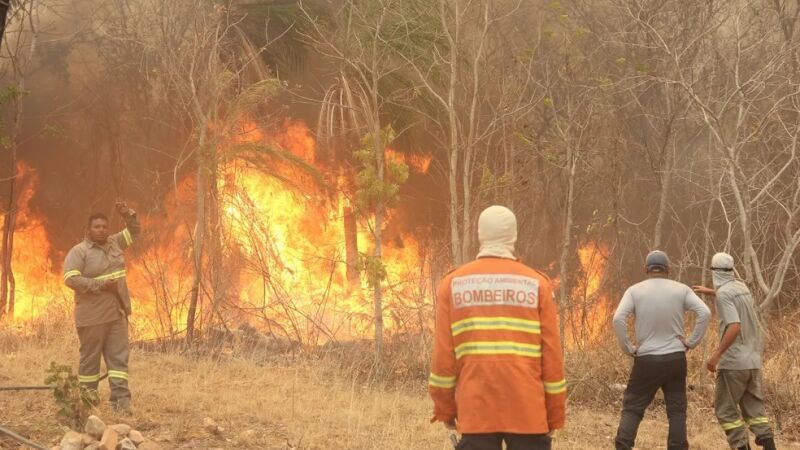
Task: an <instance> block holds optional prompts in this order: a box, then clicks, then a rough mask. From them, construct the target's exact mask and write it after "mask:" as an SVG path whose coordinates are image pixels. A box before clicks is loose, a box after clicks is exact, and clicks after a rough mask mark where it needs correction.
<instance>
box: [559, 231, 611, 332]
mask: <svg viewBox="0 0 800 450" xmlns="http://www.w3.org/2000/svg"><path fill="white" fill-rule="evenodd" d="M607 255H608V249H607V248H606V247H605V245H603V244H600V243H597V242H592V241H589V242H587V243H585V244H583V245H582V246H580V248H578V260H579V261H580V265H581V270H580V275H579V277H578V278H577V282H576V284H575V287H574V288H573V289H572V292H571V294H570V300H569V305H565V306H566V308H565V309H566V311H565V324H564V332H565V335H566V336H565V342H567V344H568V345H570V346H583V345H586V344H590V343H592V342H594V341H595V340H596V339H597V338H599V337H600V336H601V335H602V334H603V333H604V332H605V331H606V330H607V329H608V324H609V318H610V317H611V313H612V305H611V303H610V302H609V300H608V298H607V297H606V296H605V295H603V294H602V290H601V288H602V282H603V278H604V275H605V265H606V259H607Z"/></svg>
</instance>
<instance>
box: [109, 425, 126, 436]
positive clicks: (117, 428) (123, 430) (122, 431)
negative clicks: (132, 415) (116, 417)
mask: <svg viewBox="0 0 800 450" xmlns="http://www.w3.org/2000/svg"><path fill="white" fill-rule="evenodd" d="M111 428H113V429H114V431H116V432H117V435H118V436H119V437H121V438H126V437H128V433H130V432H131V426H130V425H125V424H124V423H118V424H116V425H111Z"/></svg>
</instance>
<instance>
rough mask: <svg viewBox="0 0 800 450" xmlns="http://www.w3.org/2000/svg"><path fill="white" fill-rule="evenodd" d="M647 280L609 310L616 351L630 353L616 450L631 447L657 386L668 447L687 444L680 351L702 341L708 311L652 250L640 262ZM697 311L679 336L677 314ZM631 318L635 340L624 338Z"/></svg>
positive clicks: (681, 326) (683, 360)
mask: <svg viewBox="0 0 800 450" xmlns="http://www.w3.org/2000/svg"><path fill="white" fill-rule="evenodd" d="M645 270H646V273H647V279H646V280H644V281H642V282H640V283H637V284H635V285H633V286H631V287H630V288H628V290H627V291H625V295H623V296H622V300H621V301H620V303H619V307H618V308H617V312H616V313H614V331H615V332H616V333H617V339H618V340H619V343H620V346H621V347H622V351H624V352H625V353H627V354H629V355H631V356H633V357H634V362H633V370H632V371H631V376H630V380H629V381H628V387H627V388H626V389H625V396H624V398H623V402H622V417H621V418H620V422H619V428H618V429H617V437H616V440H615V443H616V448H617V450H631V449H632V448H633V446H634V443H635V441H636V433H637V431H638V430H639V423H640V422H641V421H642V417H643V416H644V411H645V409H647V407H648V406H649V405H650V403H651V402H652V401H653V397H655V394H656V392H657V391H658V390H659V389H661V390H662V392H663V393H664V400H665V401H666V403H667V417H668V419H669V434H668V436H667V449H668V450H685V449H688V448H689V441H688V439H687V436H686V350H688V349H691V348H694V347H696V346H697V344H699V343H700V340H701V339H703V335H704V334H705V332H706V329H707V328H708V321H709V317H710V316H711V311H709V309H708V307H707V306H706V305H705V303H703V301H702V300H700V298H699V297H698V296H697V295H696V294H695V293H694V292H693V291H692V289H691V288H690V287H689V286H686V285H685V284H681V283H678V282H676V281H673V280H670V279H669V278H668V277H669V258H668V257H667V254H666V253H664V252H662V251H658V250H656V251H653V252H650V253H649V254H648V255H647V258H646V260H645ZM686 311H693V312H694V313H695V314H696V315H697V324H696V325H695V328H694V333H692V336H691V337H690V338H689V339H688V340H686V338H685V337H684V332H685V331H684V322H683V316H684V313H685V312H686ZM630 315H633V316H634V318H635V319H634V321H635V325H636V326H635V328H636V343H631V341H630V339H629V338H628V317H629V316H630Z"/></svg>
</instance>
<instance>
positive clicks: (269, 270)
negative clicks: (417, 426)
mask: <svg viewBox="0 0 800 450" xmlns="http://www.w3.org/2000/svg"><path fill="white" fill-rule="evenodd" d="M214 131H215V132H218V130H214ZM231 135H232V137H231V138H230V142H229V146H230V147H231V148H233V147H234V146H235V145H237V144H254V145H258V146H262V147H263V148H264V149H272V150H275V149H277V150H281V151H285V152H290V153H291V154H292V155H294V157H295V158H296V159H297V160H298V161H299V162H294V163H293V162H292V161H291V158H288V157H272V158H269V157H263V156H264V155H266V154H273V155H274V152H273V153H269V152H267V151H264V153H263V154H260V153H259V151H258V150H257V149H256V150H252V151H248V150H244V153H231V154H232V156H231V157H230V158H228V159H223V160H222V162H221V163H220V167H219V176H218V180H217V184H216V187H215V191H216V198H218V208H219V209H218V211H219V213H220V214H219V217H220V220H219V221H218V222H217V223H218V225H216V226H215V225H214V223H215V222H214V221H209V226H208V227H207V228H206V239H205V241H204V242H205V244H204V257H203V266H204V272H203V281H202V284H201V286H200V299H199V304H198V315H197V323H198V324H199V325H200V326H203V327H207V326H210V325H219V324H220V320H224V321H225V326H227V327H236V326H238V325H239V324H241V323H243V322H248V323H250V324H251V325H254V326H256V327H260V328H262V329H265V330H270V331H273V332H275V333H276V334H283V335H288V336H289V337H291V338H294V339H302V340H304V341H314V342H320V341H324V340H328V339H334V338H335V339H342V338H351V337H361V336H365V335H368V334H369V332H371V323H372V315H373V312H372V311H373V307H372V303H371V302H372V293H371V289H369V287H368V286H367V285H366V280H365V278H366V277H363V276H361V277H358V276H357V275H356V279H355V285H353V283H354V281H353V278H352V275H351V276H350V279H348V265H347V261H348V254H347V251H348V250H347V248H346V247H347V246H346V244H345V241H346V236H345V234H346V233H345V225H344V222H345V214H347V211H346V209H345V206H346V205H347V195H346V193H345V192H343V191H342V189H337V187H339V188H343V186H340V185H344V184H346V183H339V180H337V179H336V176H332V175H331V173H335V172H336V171H335V170H332V169H330V168H327V167H324V166H323V165H321V164H318V163H316V157H315V153H316V142H315V140H314V138H313V136H312V134H311V133H310V131H309V130H308V128H307V127H306V126H305V124H303V123H302V122H297V121H287V122H286V123H285V124H284V126H283V129H282V130H281V131H279V132H276V133H268V132H266V131H265V130H264V129H262V128H260V127H259V126H257V125H256V124H254V123H250V122H246V121H245V122H242V124H240V125H239V126H238V127H237V130H235V131H234V132H232V133H231ZM223 147H225V146H223ZM226 151H228V149H227V148H221V149H220V152H223V156H226V155H225V154H224V152H226ZM302 162H304V163H305V164H306V165H307V166H308V165H310V166H313V167H314V168H316V169H317V172H318V173H317V175H312V174H310V173H309V171H308V170H307V167H306V168H305V169H302V168H300V167H299V166H300V165H302ZM25 170H26V172H25V174H24V175H23V178H24V179H25V180H27V181H26V186H27V190H26V191H25V195H23V196H22V198H21V199H20V207H21V210H22V211H23V214H21V216H20V220H19V226H18V230H17V234H16V239H15V242H16V245H17V246H16V248H15V253H14V261H13V264H14V267H15V272H16V273H17V280H18V283H17V311H16V317H17V318H19V319H31V318H35V317H37V316H38V315H40V314H42V313H44V312H45V306H46V305H47V304H48V303H50V302H51V300H52V299H53V298H61V299H66V300H67V302H68V301H69V299H70V298H71V293H70V292H68V290H67V289H66V288H65V287H64V286H63V283H62V280H61V275H60V272H59V270H58V269H59V268H60V267H53V264H52V263H51V262H50V261H49V260H48V256H49V255H50V245H49V243H48V240H47V236H46V234H45V226H44V225H45V223H44V221H43V219H42V218H41V217H36V216H35V215H33V214H31V213H30V209H29V207H28V202H29V200H30V198H31V196H32V195H33V193H34V192H36V184H37V183H38V179H37V178H36V175H35V173H34V172H32V171H31V170H29V169H27V168H25ZM331 178H333V179H331ZM319 179H322V183H320V182H319V181H317V180H319ZM196 189H197V186H196V180H195V175H189V176H187V177H186V178H185V179H183V180H182V181H181V182H180V183H179V184H178V186H177V188H176V189H174V190H173V191H172V192H171V193H170V194H169V195H168V196H167V198H166V200H165V203H164V205H163V206H164V207H163V209H162V210H163V211H164V212H163V213H161V214H155V213H154V214H149V215H147V214H141V215H140V216H142V217H141V220H142V222H143V225H144V228H145V232H144V234H143V235H142V236H141V238H140V240H139V242H137V243H136V245H135V246H134V247H133V248H132V250H131V254H130V255H129V256H128V282H129V285H130V290H131V292H132V295H133V303H134V315H133V316H132V318H131V319H132V320H131V323H132V326H133V328H134V335H135V336H136V337H139V338H142V337H155V336H166V335H180V334H182V333H184V332H185V328H186V313H187V308H188V303H189V298H190V294H191V283H192V278H193V275H194V263H193V260H192V255H193V253H192V242H193V238H194V235H195V233H196V231H195V230H194V228H193V227H194V223H195V214H196V212H195V195H196ZM211 213H212V212H211V210H210V206H209V208H208V209H207V214H211ZM389 220H391V217H390V218H389ZM368 221H369V217H361V218H359V219H358V221H356V222H354V223H357V226H356V228H355V229H354V230H353V233H354V234H353V237H354V239H355V240H356V241H357V246H358V252H359V253H362V254H371V253H372V247H373V240H372V236H371V233H370V232H369V228H368ZM420 252H421V246H420V245H419V244H418V243H417V241H416V240H415V239H414V238H413V237H411V236H409V235H397V234H396V233H392V234H390V235H388V236H387V237H386V240H385V242H384V247H383V259H384V263H385V265H386V268H387V279H386V280H385V282H384V289H383V292H384V295H385V298H384V307H385V311H386V314H385V322H386V325H387V328H392V327H395V326H398V325H400V324H401V323H407V322H408V321H409V320H410V319H409V317H407V315H406V314H405V313H404V312H402V311H400V308H405V307H408V305H410V304H413V305H417V306H419V304H420V303H425V302H426V301H427V297H426V296H425V294H426V292H429V291H428V290H427V287H426V286H423V285H424V283H425V282H426V281H425V280H427V279H428V277H426V276H425V274H424V273H422V272H421V270H422V269H421V268H425V267H426V263H425V261H424V257H423V256H421V253H420ZM351 253H352V249H351ZM349 260H350V261H351V265H352V262H353V261H355V262H356V263H357V262H358V260H359V259H358V256H357V255H349ZM59 266H60V265H59ZM355 269H356V270H357V269H358V268H355ZM350 270H351V271H352V270H353V268H352V267H351V269H350ZM359 279H360V281H359ZM418 309H419V308H418V307H417V308H416V309H415V310H417V311H418ZM426 325H427V324H426Z"/></svg>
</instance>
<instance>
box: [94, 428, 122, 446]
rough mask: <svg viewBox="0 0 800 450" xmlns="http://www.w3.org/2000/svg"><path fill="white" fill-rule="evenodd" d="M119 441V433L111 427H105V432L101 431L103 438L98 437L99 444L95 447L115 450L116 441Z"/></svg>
mask: <svg viewBox="0 0 800 450" xmlns="http://www.w3.org/2000/svg"><path fill="white" fill-rule="evenodd" d="M118 442H119V435H118V434H117V432H116V431H114V429H113V428H110V427H108V428H106V432H105V433H103V438H102V439H100V445H99V446H98V447H97V448H98V450H117V443H118Z"/></svg>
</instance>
